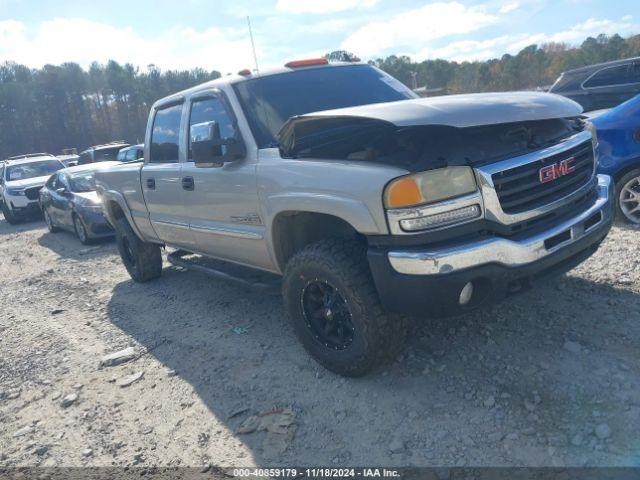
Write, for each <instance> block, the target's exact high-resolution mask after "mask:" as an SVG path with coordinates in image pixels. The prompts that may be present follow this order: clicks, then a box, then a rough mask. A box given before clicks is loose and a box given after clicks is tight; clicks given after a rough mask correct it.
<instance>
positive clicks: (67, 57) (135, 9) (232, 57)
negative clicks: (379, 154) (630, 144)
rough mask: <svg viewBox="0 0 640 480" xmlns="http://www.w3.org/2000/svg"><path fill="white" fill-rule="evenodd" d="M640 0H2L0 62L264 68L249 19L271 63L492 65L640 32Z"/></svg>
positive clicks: (227, 69)
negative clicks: (528, 50)
mask: <svg viewBox="0 0 640 480" xmlns="http://www.w3.org/2000/svg"><path fill="white" fill-rule="evenodd" d="M637 1H638V0H484V1H483V0H478V1H465V0H454V1H447V0H441V1H437V2H433V1H416V0H315V1H304V0H255V1H248V0H235V1H232V0H229V1H228V0H216V1H214V0H181V1H175V0H155V1H147V0H126V1H125V0H109V1H108V2H103V1H78V0H75V1H72V0H55V1H53V0H39V1H34V0H31V1H27V0H0V61H5V60H9V61H15V62H18V63H22V64H26V65H29V66H31V67H41V66H42V65H44V64H47V63H50V64H60V63H63V62H67V61H72V62H77V63H79V64H81V65H82V66H84V67H86V66H88V65H89V64H90V63H91V62H92V61H98V62H102V63H104V62H106V61H107V60H110V59H113V60H116V61H118V62H121V63H125V62H129V63H132V64H134V65H136V66H139V67H141V68H146V67H147V66H148V65H150V64H153V65H156V66H157V67H160V68H162V69H188V68H194V67H200V68H204V69H206V70H218V71H220V72H221V73H223V74H225V73H229V72H234V71H237V70H240V69H243V68H253V67H254V60H253V54H252V50H251V41H250V38H249V33H248V28H247V16H250V20H251V25H252V28H253V35H254V40H255V45H256V51H257V57H258V64H259V66H260V67H267V66H276V65H282V64H284V63H285V62H287V61H289V60H293V59H300V58H311V57H316V56H321V55H323V54H324V53H327V52H330V51H332V50H342V49H344V50H348V51H351V52H353V53H355V54H356V55H358V56H360V57H361V58H362V59H363V60H370V59H376V58H380V57H385V56H387V55H390V54H403V55H408V56H410V57H411V58H412V59H413V60H417V61H422V60H425V59H430V58H444V59H447V60H455V61H465V60H468V61H472V60H485V59H488V58H494V57H500V56H502V55H503V54H505V53H517V52H518V51H519V50H520V49H522V48H524V47H525V46H527V45H530V44H532V43H537V44H541V43H545V42H565V43H568V44H572V45H578V44H579V43H580V42H581V41H582V40H584V39H585V38H586V37H587V36H590V35H591V36H595V35H598V34H600V33H605V34H613V33H619V34H621V35H623V36H628V35H631V34H634V33H640V10H638V8H637ZM634 6H635V7H636V8H633V7H634Z"/></svg>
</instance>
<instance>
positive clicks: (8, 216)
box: [2, 202, 20, 225]
mask: <svg viewBox="0 0 640 480" xmlns="http://www.w3.org/2000/svg"><path fill="white" fill-rule="evenodd" d="M2 215H4V219H5V220H6V221H7V223H9V224H10V225H18V224H19V223H20V218H19V217H18V216H17V215H15V214H14V213H13V212H12V211H11V207H9V205H7V202H2Z"/></svg>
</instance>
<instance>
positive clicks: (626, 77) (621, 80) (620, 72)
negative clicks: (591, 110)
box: [584, 64, 638, 88]
mask: <svg viewBox="0 0 640 480" xmlns="http://www.w3.org/2000/svg"><path fill="white" fill-rule="evenodd" d="M631 67H632V65H630V64H625V65H619V66H617V67H608V68H604V69H602V70H600V71H599V72H596V73H595V74H594V75H593V76H591V77H590V78H589V79H587V81H586V82H584V87H585V88H597V87H613V86H616V85H625V84H627V83H634V80H633V79H632V75H631ZM636 81H638V80H636Z"/></svg>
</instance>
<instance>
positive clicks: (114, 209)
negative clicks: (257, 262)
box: [109, 200, 125, 220]
mask: <svg viewBox="0 0 640 480" xmlns="http://www.w3.org/2000/svg"><path fill="white" fill-rule="evenodd" d="M109 212H110V214H111V216H112V217H113V219H114V220H120V219H121V218H125V215H124V211H123V210H122V208H121V207H120V205H119V204H118V202H116V201H114V200H111V201H110V202H109Z"/></svg>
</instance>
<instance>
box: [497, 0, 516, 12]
mask: <svg viewBox="0 0 640 480" xmlns="http://www.w3.org/2000/svg"><path fill="white" fill-rule="evenodd" d="M518 8H520V4H519V3H518V2H511V3H506V4H505V5H503V6H502V7H501V8H500V10H499V13H502V14H505V13H509V12H513V11H514V10H517V9H518Z"/></svg>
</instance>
